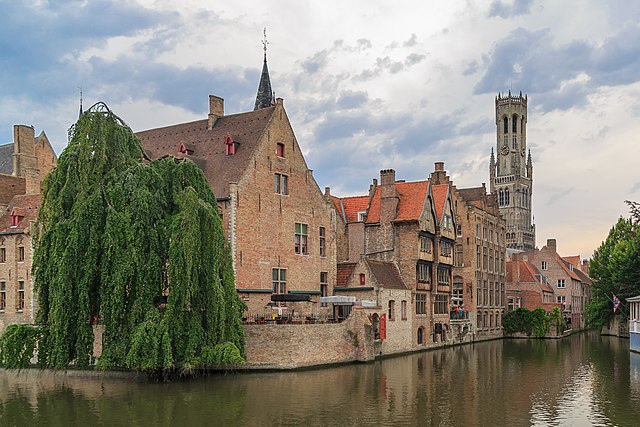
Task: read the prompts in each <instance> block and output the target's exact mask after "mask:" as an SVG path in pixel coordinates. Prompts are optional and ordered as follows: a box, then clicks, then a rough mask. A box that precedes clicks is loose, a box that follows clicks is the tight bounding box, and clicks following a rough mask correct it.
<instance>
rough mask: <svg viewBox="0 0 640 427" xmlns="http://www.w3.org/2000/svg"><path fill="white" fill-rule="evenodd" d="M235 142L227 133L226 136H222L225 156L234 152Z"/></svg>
mask: <svg viewBox="0 0 640 427" xmlns="http://www.w3.org/2000/svg"><path fill="white" fill-rule="evenodd" d="M236 144H237V143H236V142H235V141H234V140H233V139H231V135H229V134H228V133H227V136H226V137H225V138H224V146H225V153H226V155H227V156H233V155H234V154H236Z"/></svg>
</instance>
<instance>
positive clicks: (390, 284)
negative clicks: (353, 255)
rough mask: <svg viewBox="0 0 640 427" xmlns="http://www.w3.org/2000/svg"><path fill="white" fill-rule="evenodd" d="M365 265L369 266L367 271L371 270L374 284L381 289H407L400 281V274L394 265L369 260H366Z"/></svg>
mask: <svg viewBox="0 0 640 427" xmlns="http://www.w3.org/2000/svg"><path fill="white" fill-rule="evenodd" d="M367 263H368V264H369V269H371V272H372V273H373V276H374V277H375V279H376V282H378V284H379V285H381V286H382V287H384V288H391V289H409V288H407V285H406V284H405V283H404V282H403V281H402V277H400V272H399V271H398V268H397V267H396V266H395V264H393V263H391V262H384V261H375V260H371V259H369V260H367Z"/></svg>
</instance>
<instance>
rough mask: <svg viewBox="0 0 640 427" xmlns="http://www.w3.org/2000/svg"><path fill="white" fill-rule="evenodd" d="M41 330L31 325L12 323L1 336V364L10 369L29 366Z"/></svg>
mask: <svg viewBox="0 0 640 427" xmlns="http://www.w3.org/2000/svg"><path fill="white" fill-rule="evenodd" d="M40 333H41V332H40V331H39V330H38V329H37V328H35V327H33V326H29V325H10V326H8V327H7V329H6V330H5V332H4V334H3V335H2V337H0V366H2V367H4V368H8V369H21V368H28V367H29V366H30V364H31V358H32V357H33V355H34V350H35V348H36V343H37V342H38V337H39V336H40Z"/></svg>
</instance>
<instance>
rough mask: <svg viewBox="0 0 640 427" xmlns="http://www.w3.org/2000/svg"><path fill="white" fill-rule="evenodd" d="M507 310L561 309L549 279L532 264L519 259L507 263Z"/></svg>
mask: <svg viewBox="0 0 640 427" xmlns="http://www.w3.org/2000/svg"><path fill="white" fill-rule="evenodd" d="M506 264H507V265H506V269H507V276H506V280H507V310H508V311H513V310H515V309H517V308H520V307H525V308H528V309H529V310H535V309H536V308H538V307H541V308H543V309H544V310H545V311H547V312H549V311H551V310H552V309H553V308H554V307H560V304H557V303H556V302H555V295H554V292H553V289H552V288H551V286H550V285H549V283H548V281H547V278H546V277H545V276H544V275H543V274H542V273H541V272H540V270H538V268H537V267H536V266H535V265H533V264H532V263H531V262H529V261H526V260H522V259H518V260H510V261H507V263H506Z"/></svg>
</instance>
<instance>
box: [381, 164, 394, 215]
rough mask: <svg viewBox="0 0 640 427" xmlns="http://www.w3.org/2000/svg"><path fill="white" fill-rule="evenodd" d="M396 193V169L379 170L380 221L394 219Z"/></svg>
mask: <svg viewBox="0 0 640 427" xmlns="http://www.w3.org/2000/svg"><path fill="white" fill-rule="evenodd" d="M397 209H398V193H397V192H396V171H394V170H393V169H383V170H381V171H380V223H381V224H385V223H388V222H391V221H393V220H394V219H396V213H397Z"/></svg>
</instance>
